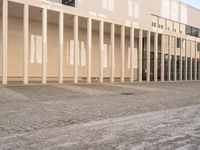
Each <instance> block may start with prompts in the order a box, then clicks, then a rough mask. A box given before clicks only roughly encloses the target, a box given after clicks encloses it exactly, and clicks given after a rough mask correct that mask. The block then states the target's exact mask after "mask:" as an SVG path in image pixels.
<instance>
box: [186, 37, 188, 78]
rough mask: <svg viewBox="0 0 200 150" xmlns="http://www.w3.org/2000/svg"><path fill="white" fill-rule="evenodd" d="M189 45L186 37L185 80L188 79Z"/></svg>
mask: <svg viewBox="0 0 200 150" xmlns="http://www.w3.org/2000/svg"><path fill="white" fill-rule="evenodd" d="M187 59H188V46H187V39H185V80H186V81H187V80H188V76H187V72H188V65H187V64H188V60H187Z"/></svg>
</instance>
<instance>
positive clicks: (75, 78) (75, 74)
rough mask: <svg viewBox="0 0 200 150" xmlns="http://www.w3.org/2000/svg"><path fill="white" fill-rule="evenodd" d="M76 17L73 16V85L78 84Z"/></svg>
mask: <svg viewBox="0 0 200 150" xmlns="http://www.w3.org/2000/svg"><path fill="white" fill-rule="evenodd" d="M78 45H79V41H78V16H77V15H75V16H74V83H78V50H79V47H78Z"/></svg>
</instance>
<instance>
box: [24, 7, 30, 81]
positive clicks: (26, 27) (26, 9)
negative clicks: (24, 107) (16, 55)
mask: <svg viewBox="0 0 200 150" xmlns="http://www.w3.org/2000/svg"><path fill="white" fill-rule="evenodd" d="M28 51H29V6H28V5H26V4H25V5H24V84H28Z"/></svg>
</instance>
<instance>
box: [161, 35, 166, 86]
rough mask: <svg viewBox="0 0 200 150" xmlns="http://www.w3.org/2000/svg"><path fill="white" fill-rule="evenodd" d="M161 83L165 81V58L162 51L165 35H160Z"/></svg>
mask: <svg viewBox="0 0 200 150" xmlns="http://www.w3.org/2000/svg"><path fill="white" fill-rule="evenodd" d="M161 46H162V47H161V81H162V82H164V80H165V58H164V51H165V35H164V34H163V35H162V44H161Z"/></svg>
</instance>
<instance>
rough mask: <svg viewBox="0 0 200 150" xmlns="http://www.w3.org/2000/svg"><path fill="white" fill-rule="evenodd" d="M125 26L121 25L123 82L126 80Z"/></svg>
mask: <svg viewBox="0 0 200 150" xmlns="http://www.w3.org/2000/svg"><path fill="white" fill-rule="evenodd" d="M124 51H125V27H124V26H121V82H122V83H123V82H124V56H125V54H124Z"/></svg>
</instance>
